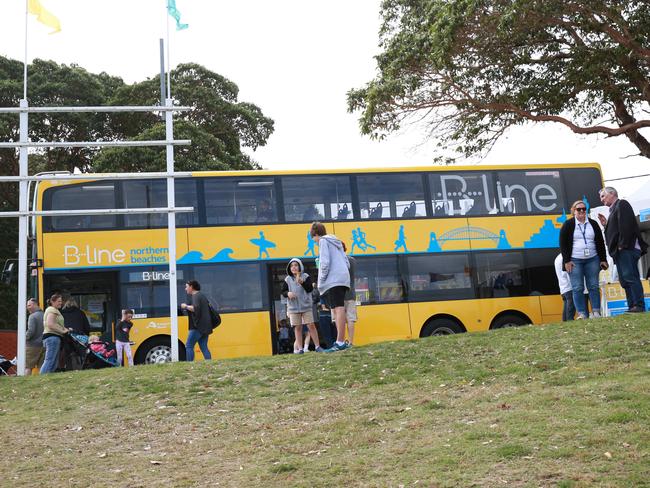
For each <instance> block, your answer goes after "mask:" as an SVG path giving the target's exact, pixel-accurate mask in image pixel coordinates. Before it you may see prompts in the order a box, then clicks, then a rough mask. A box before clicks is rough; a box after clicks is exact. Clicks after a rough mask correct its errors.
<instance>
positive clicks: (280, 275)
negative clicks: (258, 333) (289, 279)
mask: <svg viewBox="0 0 650 488" xmlns="http://www.w3.org/2000/svg"><path fill="white" fill-rule="evenodd" d="M301 261H302V263H303V267H304V269H305V273H307V274H308V275H309V276H310V277H311V279H312V281H313V282H314V283H316V278H317V276H318V275H317V269H316V263H315V262H314V259H306V260H302V259H301ZM287 264H288V261H287V262H283V263H272V264H269V265H268V276H269V285H268V289H269V294H270V299H269V303H270V304H271V341H272V344H273V354H287V353H293V341H294V333H293V330H292V327H291V326H290V324H289V317H287V306H286V299H285V298H284V297H282V296H281V292H282V284H283V283H284V279H285V278H286V276H287ZM314 320H315V321H316V323H317V324H318V319H317V318H316V317H314Z"/></svg>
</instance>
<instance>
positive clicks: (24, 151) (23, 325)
mask: <svg viewBox="0 0 650 488" xmlns="http://www.w3.org/2000/svg"><path fill="white" fill-rule="evenodd" d="M27 105H28V104H27V100H26V99H24V98H23V99H22V100H21V101H20V106H21V108H22V107H27ZM27 118H28V114H27V112H21V113H20V123H19V128H20V142H27V141H28V139H29V137H28V136H29V134H28V119H27ZM19 151H20V152H19V161H20V172H19V173H20V176H23V177H24V176H27V175H28V174H29V171H28V168H29V166H28V159H27V158H28V151H29V149H28V148H27V147H26V146H23V147H21V148H20V150H19ZM27 188H28V184H27V180H21V181H20V183H19V195H18V201H19V204H18V211H19V212H27V211H28V210H29V208H28V207H29V195H28V194H27ZM28 219H29V217H27V215H21V216H20V217H19V218H18V326H17V329H18V344H17V359H18V364H17V368H18V375H19V376H23V375H24V374H25V334H26V329H27V313H26V312H27V310H26V308H25V304H26V303H27V224H28Z"/></svg>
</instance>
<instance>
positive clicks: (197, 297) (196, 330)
mask: <svg viewBox="0 0 650 488" xmlns="http://www.w3.org/2000/svg"><path fill="white" fill-rule="evenodd" d="M185 292H186V293H187V295H188V296H189V297H190V298H191V299H192V304H191V305H188V304H186V303H181V309H182V310H185V311H187V312H188V315H189V331H188V333H187V342H186V343H185V360H186V361H194V346H196V343H197V342H198V343H199V348H200V349H201V354H203V357H204V358H205V359H206V360H210V359H212V355H211V354H210V349H208V337H209V336H210V334H212V321H211V320H210V303H209V302H208V299H207V298H206V297H205V295H204V294H203V293H201V284H200V283H199V282H198V281H196V280H190V281H188V282H187V283H185Z"/></svg>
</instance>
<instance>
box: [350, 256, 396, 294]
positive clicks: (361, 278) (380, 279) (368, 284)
mask: <svg viewBox="0 0 650 488" xmlns="http://www.w3.org/2000/svg"><path fill="white" fill-rule="evenodd" d="M355 259H356V260H357V263H356V264H357V266H356V270H355V280H354V283H355V289H356V293H357V300H358V301H360V302H361V303H391V302H392V303H394V302H401V301H403V299H404V287H403V286H402V278H401V276H400V273H399V270H398V267H397V257H396V256H387V257H377V258H375V257H373V258H360V257H356V258H355Z"/></svg>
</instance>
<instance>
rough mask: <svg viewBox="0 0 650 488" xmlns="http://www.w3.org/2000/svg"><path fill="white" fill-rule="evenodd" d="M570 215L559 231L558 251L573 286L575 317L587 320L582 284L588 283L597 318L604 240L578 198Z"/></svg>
mask: <svg viewBox="0 0 650 488" xmlns="http://www.w3.org/2000/svg"><path fill="white" fill-rule="evenodd" d="M571 213H572V214H573V218H571V219H567V220H566V221H565V222H564V225H562V229H561V230H560V251H561V252H562V262H563V263H564V270H565V271H566V272H567V273H569V278H570V279H571V286H572V287H573V303H574V304H575V306H576V310H577V311H578V319H586V318H587V317H588V316H589V314H588V313H587V304H586V302H585V296H584V287H585V283H586V284H587V290H588V291H589V301H590V302H591V311H592V316H593V317H600V287H599V284H598V275H599V273H600V270H601V269H607V252H606V251H605V240H604V239H603V233H602V231H601V230H600V226H599V225H598V223H597V222H596V221H595V220H593V219H590V218H588V217H587V205H586V204H585V202H583V201H582V200H578V201H576V202H574V203H573V205H572V206H571Z"/></svg>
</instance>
